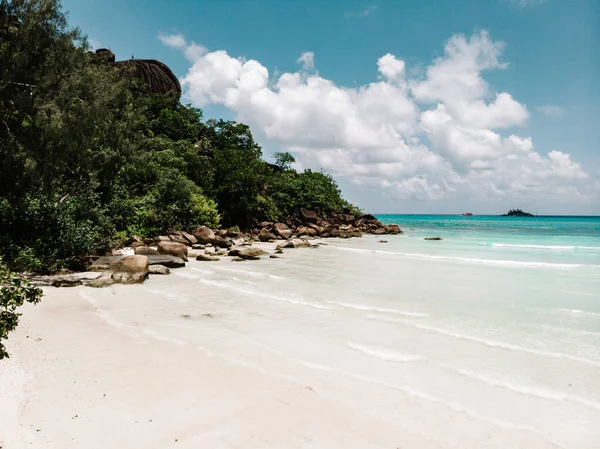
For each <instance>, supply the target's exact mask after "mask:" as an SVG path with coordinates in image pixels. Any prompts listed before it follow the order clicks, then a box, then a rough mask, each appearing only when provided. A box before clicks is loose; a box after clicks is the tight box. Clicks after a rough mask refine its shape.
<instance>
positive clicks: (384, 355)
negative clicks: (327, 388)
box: [348, 341, 423, 362]
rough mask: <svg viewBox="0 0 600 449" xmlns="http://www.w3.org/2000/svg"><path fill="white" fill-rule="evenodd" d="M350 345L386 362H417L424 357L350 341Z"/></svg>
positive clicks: (351, 347)
mask: <svg viewBox="0 0 600 449" xmlns="http://www.w3.org/2000/svg"><path fill="white" fill-rule="evenodd" d="M348 347H349V348H350V349H354V350H355V351H358V352H362V353H363V354H366V355H368V356H371V357H375V358H377V359H379V360H383V361H385V362H415V361H417V360H420V359H422V358H423V357H422V356H420V355H413V354H404V353H401V352H396V351H392V350H390V349H385V348H379V347H377V346H367V345H363V344H360V343H354V342H352V341H349V342H348Z"/></svg>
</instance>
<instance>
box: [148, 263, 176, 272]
mask: <svg viewBox="0 0 600 449" xmlns="http://www.w3.org/2000/svg"><path fill="white" fill-rule="evenodd" d="M170 273H171V270H169V269H168V268H167V267H165V266H164V265H149V266H148V274H170Z"/></svg>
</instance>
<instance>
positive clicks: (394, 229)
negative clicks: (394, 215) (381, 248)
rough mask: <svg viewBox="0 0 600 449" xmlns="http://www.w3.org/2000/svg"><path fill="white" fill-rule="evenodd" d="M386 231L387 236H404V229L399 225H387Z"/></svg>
mask: <svg viewBox="0 0 600 449" xmlns="http://www.w3.org/2000/svg"><path fill="white" fill-rule="evenodd" d="M385 231H386V234H402V229H400V226H398V225H397V224H391V225H387V226H386V227H385Z"/></svg>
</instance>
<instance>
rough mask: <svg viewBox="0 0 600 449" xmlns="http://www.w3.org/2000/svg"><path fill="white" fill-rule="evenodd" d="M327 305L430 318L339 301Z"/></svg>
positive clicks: (419, 313)
mask: <svg viewBox="0 0 600 449" xmlns="http://www.w3.org/2000/svg"><path fill="white" fill-rule="evenodd" d="M327 304H333V305H336V306H340V307H346V308H347V309H354V310H361V311H364V312H381V313H393V314H397V315H404V316H410V317H419V318H421V317H426V316H428V315H427V314H426V313H421V312H408V311H405V310H398V309H388V308H382V307H372V306H365V305H363V304H352V303H346V302H337V301H327Z"/></svg>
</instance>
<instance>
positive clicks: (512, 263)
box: [337, 247, 600, 270]
mask: <svg viewBox="0 0 600 449" xmlns="http://www.w3.org/2000/svg"><path fill="white" fill-rule="evenodd" d="M337 248H338V249H340V250H343V251H355V252H370V253H378V254H392V255H398V256H403V257H412V258H416V259H433V260H450V261H457V262H462V263H470V264H478V265H490V266H499V267H513V268H519V267H520V268H550V269H559V270H561V269H574V268H582V267H591V268H600V265H584V264H571V263H550V262H526V261H522V260H503V259H477V258H474V257H459V256H438V255H433V254H420V253H402V252H394V251H382V250H377V249H359V248H343V247H337Z"/></svg>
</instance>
